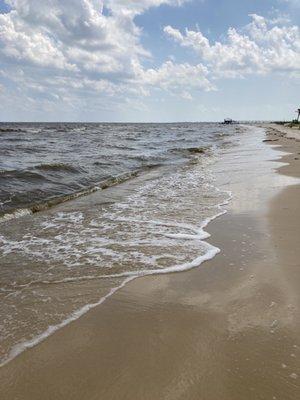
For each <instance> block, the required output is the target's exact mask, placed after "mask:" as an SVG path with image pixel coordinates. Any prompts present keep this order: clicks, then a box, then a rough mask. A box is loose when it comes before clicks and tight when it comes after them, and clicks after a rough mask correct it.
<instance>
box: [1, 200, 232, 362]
mask: <svg viewBox="0 0 300 400" xmlns="http://www.w3.org/2000/svg"><path fill="white" fill-rule="evenodd" d="M227 193H228V194H229V197H228V199H227V200H226V201H225V202H223V203H220V204H219V205H218V208H219V209H220V210H221V209H222V206H224V205H226V204H228V203H229V201H230V200H231V198H232V195H231V193H230V192H227ZM226 212H227V211H226V210H222V211H220V212H219V213H217V214H216V215H214V216H213V217H210V218H206V219H205V220H204V221H203V222H202V223H201V225H200V228H198V230H195V228H194V227H192V226H191V225H185V224H182V225H181V226H182V227H183V226H184V227H185V228H187V227H189V229H191V230H193V231H195V235H183V236H187V237H188V239H191V238H194V239H199V238H201V239H204V238H205V239H207V238H209V237H210V236H211V235H210V234H209V233H208V232H205V231H204V228H206V227H207V225H208V224H209V223H210V222H211V221H213V220H215V219H216V218H218V217H220V216H221V215H224V214H225V213H226ZM151 222H152V223H155V224H157V225H166V226H174V225H172V224H164V223H161V222H159V221H151ZM179 235H180V234H179ZM203 244H205V246H206V248H207V252H206V253H205V254H203V255H201V256H199V257H196V258H195V259H194V260H193V261H191V262H187V263H184V264H179V265H174V266H173V267H169V268H165V269H154V270H142V271H132V272H125V273H121V274H112V275H102V276H97V277H96V276H85V277H80V278H65V279H64V280H61V281H54V282H51V281H49V282H47V281H44V283H49V284H50V283H66V282H71V280H72V279H73V281H74V280H82V279H104V278H122V277H124V278H126V279H125V280H124V281H123V282H122V283H121V285H119V286H117V287H114V288H112V289H111V290H110V291H109V293H108V294H107V295H105V296H103V297H101V299H99V301H98V302H96V303H93V304H87V305H85V306H83V307H82V308H80V309H79V310H77V311H74V312H73V313H72V314H71V315H70V316H69V317H68V318H66V319H65V320H63V321H62V322H61V323H59V324H57V325H52V326H49V327H48V329H47V330H46V331H44V332H43V333H41V334H40V335H38V336H36V337H35V338H33V339H31V340H28V341H25V342H22V343H19V344H17V345H15V346H14V347H13V348H12V350H11V351H10V353H9V355H8V357H7V358H6V359H5V360H4V361H3V362H2V363H1V364H0V367H3V366H4V365H6V364H7V363H9V362H10V361H12V360H13V359H14V358H16V357H17V356H18V355H20V354H21V353H22V352H23V351H25V350H27V349H30V348H32V347H34V346H36V345H38V344H39V343H41V342H42V341H44V340H45V339H47V338H48V337H49V336H50V335H52V334H53V333H55V332H56V331H58V330H59V329H60V328H63V327H65V326H66V325H68V324H69V323H71V322H73V321H75V320H77V319H78V318H80V317H81V316H82V315H84V314H86V313H87V312H88V311H89V310H91V309H93V308H95V307H97V306H99V305H101V304H102V303H103V302H104V301H105V300H106V299H108V298H109V297H110V296H112V295H113V294H114V293H116V292H117V291H118V290H119V289H121V288H123V287H124V286H125V285H126V284H127V283H128V282H130V281H132V280H134V279H136V278H138V277H142V276H149V275H159V274H169V273H175V272H182V271H188V270H191V269H193V268H196V267H199V266H200V265H201V264H202V263H203V262H205V261H208V260H211V259H212V258H214V257H215V256H216V255H217V254H218V253H220V251H221V250H220V249H219V248H218V247H216V246H213V245H211V244H209V243H207V242H203ZM33 283H37V282H34V281H33V282H30V283H29V284H27V285H30V284H33Z"/></svg>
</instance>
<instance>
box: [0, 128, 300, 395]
mask: <svg viewBox="0 0 300 400" xmlns="http://www.w3.org/2000/svg"><path fill="white" fill-rule="evenodd" d="M274 133H276V132H274V131H272V135H271V136H269V139H271V140H273V139H275V140H276V139H278V141H277V140H276V141H274V142H268V143H263V142H262V141H263V139H264V134H259V135H258V137H255V138H254V139H253V140H251V138H249V140H245V143H241V144H240V145H238V146H237V147H236V148H233V149H230V150H228V151H227V153H226V154H225V155H224V157H223V158H222V160H221V162H219V163H217V165H216V167H215V168H216V170H215V173H216V175H217V181H218V186H221V187H223V188H226V189H229V190H231V191H232V192H233V195H234V197H233V200H232V202H231V203H230V205H229V206H228V207H227V208H228V213H227V214H226V215H224V216H222V217H220V218H219V219H217V220H215V221H214V222H212V223H211V224H210V225H209V226H208V228H207V230H208V231H209V232H210V233H211V235H212V236H211V238H210V239H209V240H208V241H209V242H211V243H212V244H213V245H215V246H218V247H219V248H220V249H221V250H222V251H221V253H220V254H219V255H218V256H216V257H215V258H214V259H213V260H211V261H209V262H206V263H204V264H202V265H201V267H199V268H197V269H194V270H191V271H188V272H181V273H177V274H167V275H156V276H148V277H144V278H138V279H136V280H134V281H132V282H130V283H129V284H128V285H127V286H125V287H124V288H123V289H121V290H119V291H118V292H117V293H115V295H113V296H112V297H110V298H109V299H108V300H107V301H105V302H104V303H103V304H102V305H101V306H99V307H97V308H95V309H94V310H91V311H90V312H89V313H87V314H86V315H84V316H83V317H81V318H80V319H79V320H78V321H75V322H74V323H71V324H69V325H68V326H66V327H65V328H63V329H61V330H60V331H58V332H56V333H55V334H54V335H52V336H51V337H49V338H48V339H47V340H45V341H44V342H42V343H41V344H39V345H38V346H36V347H34V348H32V349H29V350H27V351H25V352H24V353H22V354H21V355H20V356H19V357H17V358H15V359H14V360H13V361H11V362H10V363H9V364H7V365H5V366H4V367H2V368H1V369H0V382H1V385H0V398H1V399H2V398H3V399H6V400H11V399H15V400H16V399H22V400H29V399H30V400H35V399H39V400H40V399H43V400H47V399H49V400H50V399H51V400H55V399H58V400H63V399H64V400H68V399H72V400H73V399H75V400H77V399H87V400H92V399H93V400H94V399H101V400H112V399H118V400H119V399H122V400H123V399H126V400H127V399H128V400H129V399H130V400H141V399H143V400H158V399H172V400H173V399H188V400H189V399H195V400H196V399H197V400H199V399H201V400H202V399H203V400H241V399H243V400H248V399H249V400H250V399H251V400H252V399H253V400H257V399H278V400H279V399H281V400H295V399H298V398H300V340H299V338H300V312H299V310H300V298H299V296H300V291H299V288H300V262H299V260H300V246H299V245H300V224H299V221H300V186H299V185H297V182H298V180H297V179H296V178H299V177H300V160H299V158H300V156H299V155H298V153H300V143H299V142H296V141H295V140H290V139H286V138H285V137H281V136H280V135H278V136H277V135H274ZM255 140H259V143H257V144H256V143H255ZM275 145H276V146H278V150H280V151H286V152H291V153H292V154H290V155H284V156H283V157H282V159H281V161H282V162H284V163H288V165H282V164H279V163H278V160H276V161H270V159H272V158H273V159H274V158H276V157H277V158H280V157H281V156H282V153H280V152H278V151H274V150H273V147H274V146H275Z"/></svg>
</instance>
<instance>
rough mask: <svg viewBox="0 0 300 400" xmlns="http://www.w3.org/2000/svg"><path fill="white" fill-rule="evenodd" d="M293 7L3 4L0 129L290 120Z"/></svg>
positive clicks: (111, 1)
mask: <svg viewBox="0 0 300 400" xmlns="http://www.w3.org/2000/svg"><path fill="white" fill-rule="evenodd" d="M299 21H300V0H103V1H101V0H5V1H4V0H0V120H2V121H12V120H14V121H146V122H148V121H158V122H159V121H213V120H220V119H222V118H224V117H227V116H230V117H233V118H236V119H288V118H292V117H293V114H294V111H295V109H296V108H297V107H298V106H300V95H299V93H300V90H299V89H300V88H299V82H300V33H299Z"/></svg>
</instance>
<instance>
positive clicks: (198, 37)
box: [164, 14, 300, 77]
mask: <svg viewBox="0 0 300 400" xmlns="http://www.w3.org/2000/svg"><path fill="white" fill-rule="evenodd" d="M251 18H252V22H251V23H250V24H248V25H247V26H246V27H244V29H242V30H240V31H238V30H236V29H235V28H230V29H229V30H228V32H227V37H226V40H225V41H223V42H215V43H213V44H211V43H210V42H209V40H208V39H207V38H206V37H205V36H204V35H203V34H202V33H201V32H200V31H192V30H188V29H186V31H185V33H184V34H183V33H181V32H180V31H179V30H178V29H174V28H173V27H171V26H166V27H165V28H164V32H165V33H166V34H167V35H168V36H169V37H170V38H172V39H173V40H174V41H175V42H177V43H179V44H180V45H181V46H182V47H187V48H191V49H193V51H194V52H196V54H197V55H198V56H199V58H200V61H201V62H203V63H204V64H205V65H207V67H208V69H209V71H210V74H211V75H213V76H215V77H224V76H225V77H236V76H241V77H243V76H246V75H248V74H267V73H271V72H285V73H286V72H290V73H295V72H300V32H299V28H298V27H297V26H282V25H275V26H274V21H270V20H267V19H266V18H264V17H261V16H258V15H255V14H253V15H251ZM277 22H278V21H277Z"/></svg>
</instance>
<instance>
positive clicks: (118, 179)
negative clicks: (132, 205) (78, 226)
mask: <svg viewBox="0 0 300 400" xmlns="http://www.w3.org/2000/svg"><path fill="white" fill-rule="evenodd" d="M139 173H140V170H134V171H131V172H125V173H123V174H120V175H117V176H112V177H110V178H107V179H105V180H103V181H101V182H99V183H98V184H96V185H94V186H90V187H88V188H85V189H83V190H81V191H77V192H74V193H70V194H67V195H62V196H57V197H54V198H51V199H48V200H46V201H44V202H40V203H34V204H32V205H30V206H28V207H24V208H16V209H13V210H10V211H9V212H4V213H2V216H1V215H0V223H1V222H3V221H9V220H11V219H15V218H20V217H23V216H25V215H29V214H34V213H37V212H40V211H45V210H47V209H49V208H52V207H54V206H56V205H59V204H61V203H65V202H67V201H69V200H74V199H77V198H79V197H82V196H86V195H89V194H92V193H94V192H96V191H98V190H104V189H107V188H109V187H111V186H115V185H118V184H120V183H123V182H125V181H127V180H129V179H132V178H134V177H136V176H138V174H139Z"/></svg>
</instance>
